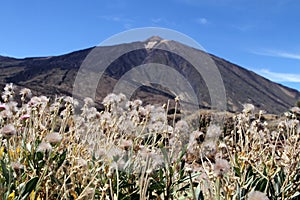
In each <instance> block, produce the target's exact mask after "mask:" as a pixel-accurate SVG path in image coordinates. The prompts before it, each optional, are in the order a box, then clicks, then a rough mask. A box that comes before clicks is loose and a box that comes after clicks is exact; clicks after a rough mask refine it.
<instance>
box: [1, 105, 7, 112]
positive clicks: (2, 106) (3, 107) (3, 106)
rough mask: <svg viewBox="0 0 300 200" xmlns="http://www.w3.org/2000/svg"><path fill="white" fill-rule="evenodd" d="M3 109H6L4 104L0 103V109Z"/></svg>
mask: <svg viewBox="0 0 300 200" xmlns="http://www.w3.org/2000/svg"><path fill="white" fill-rule="evenodd" d="M5 109H6V106H5V104H1V103H0V111H2V110H5Z"/></svg>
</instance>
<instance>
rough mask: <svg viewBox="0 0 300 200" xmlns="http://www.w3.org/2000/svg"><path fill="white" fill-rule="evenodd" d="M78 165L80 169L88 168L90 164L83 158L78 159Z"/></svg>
mask: <svg viewBox="0 0 300 200" xmlns="http://www.w3.org/2000/svg"><path fill="white" fill-rule="evenodd" d="M76 164H77V165H78V166H79V167H87V166H88V162H87V161H86V160H84V159H82V158H78V159H77V160H76Z"/></svg>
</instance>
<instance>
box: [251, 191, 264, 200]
mask: <svg viewBox="0 0 300 200" xmlns="http://www.w3.org/2000/svg"><path fill="white" fill-rule="evenodd" d="M248 200H269V198H268V197H267V195H266V194H265V193H262V192H260V191H252V192H250V193H249V194H248Z"/></svg>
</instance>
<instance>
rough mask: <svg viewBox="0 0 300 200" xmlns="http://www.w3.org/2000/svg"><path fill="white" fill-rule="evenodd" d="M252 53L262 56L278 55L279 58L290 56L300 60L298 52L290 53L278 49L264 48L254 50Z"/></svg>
mask: <svg viewBox="0 0 300 200" xmlns="http://www.w3.org/2000/svg"><path fill="white" fill-rule="evenodd" d="M253 53H254V54H257V55H263V56H272V57H280V58H290V59H296V60H300V53H299V54H297V53H290V52H284V51H278V50H265V51H254V52H253Z"/></svg>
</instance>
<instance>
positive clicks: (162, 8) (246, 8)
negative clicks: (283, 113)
mask: <svg viewBox="0 0 300 200" xmlns="http://www.w3.org/2000/svg"><path fill="white" fill-rule="evenodd" d="M299 10H300V1H298V0H252V1H249V0H159V1H158V0H152V1H146V0H144V1H143V0H85V1H83V0H77V1H75V0H72V1H71V0H51V1H46V0H27V1H21V0H19V1H17V0H9V1H1V2H0V22H1V23H0V24H1V29H0V30H1V31H0V55H4V56H12V57H18V58H22V57H33V56H50V55H60V54H63V53H68V52H72V51H74V50H79V49H84V48H88V47H92V46H96V45H98V44H100V43H101V42H102V41H104V40H106V39H107V38H109V37H111V36H112V35H114V34H118V33H120V32H122V31H126V30H129V29H133V28H141V27H149V26H154V27H163V28H169V29H173V30H176V31H179V32H181V33H183V34H186V35H188V36H189V37H191V38H193V39H194V40H196V41H197V42H198V43H199V44H201V45H202V46H203V47H204V49H205V50H206V51H207V52H209V53H212V54H215V55H217V56H219V57H222V58H224V59H226V60H228V61H230V62H232V63H235V64H238V65H240V66H243V67H245V68H247V69H250V70H253V71H255V72H257V73H259V74H261V75H263V76H265V77H267V78H269V79H271V80H273V81H276V82H279V83H282V84H284V85H287V86H289V87H293V88H296V89H298V90H299V91H300V12H299Z"/></svg>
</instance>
